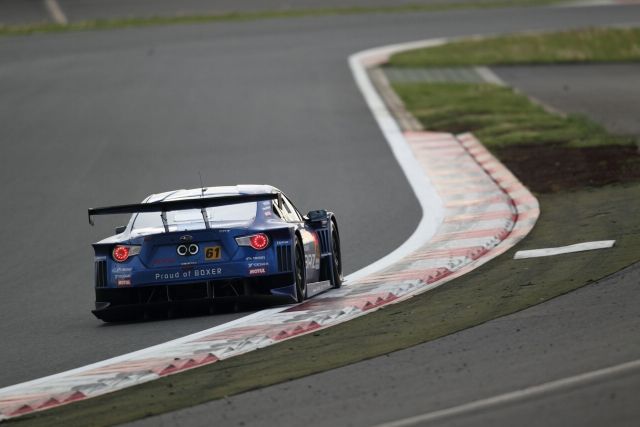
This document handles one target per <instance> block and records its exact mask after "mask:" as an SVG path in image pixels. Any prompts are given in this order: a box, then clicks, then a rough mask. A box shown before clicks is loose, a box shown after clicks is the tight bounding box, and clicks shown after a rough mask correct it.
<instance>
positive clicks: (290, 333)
mask: <svg viewBox="0 0 640 427" xmlns="http://www.w3.org/2000/svg"><path fill="white" fill-rule="evenodd" d="M319 327H320V324H319V323H318V322H316V321H311V322H309V323H306V324H303V325H297V326H296V327H295V328H287V329H283V330H281V331H280V332H278V333H277V334H276V335H275V336H272V337H271V338H273V339H274V340H276V341H279V340H283V339H286V338H291V337H295V336H296V335H301V334H304V333H307V332H311V331H314V330H316V329H318V328H319Z"/></svg>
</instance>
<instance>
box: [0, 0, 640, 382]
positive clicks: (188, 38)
mask: <svg viewBox="0 0 640 427" xmlns="http://www.w3.org/2000/svg"><path fill="white" fill-rule="evenodd" d="M639 21H640V9H639V8H637V7H616V8H594V9H571V10H568V9H526V10H525V9H513V10H490V11H458V12H448V13H438V14H381V15H362V16H337V17H323V18H304V19H295V20H293V19H291V20H265V21H257V22H250V23H228V24H215V25H196V26H169V27H154V28H144V29H126V30H119V31H96V32H84V33H65V34H58V35H37V36H30V37H22V38H4V39H0V93H1V94H2V97H1V98H0V122H1V123H2V126H1V127H0V141H1V142H2V145H1V146H2V152H1V156H0V182H2V186H1V188H0V200H2V203H3V209H2V210H1V211H0V221H1V222H2V224H3V227H2V229H0V242H1V243H0V249H1V250H2V253H3V257H2V259H1V260H0V286H1V287H2V298H1V299H0V337H1V339H2V342H3V343H7V344H5V345H3V346H2V350H0V364H2V366H8V367H11V369H3V370H2V372H1V373H0V386H4V385H10V384H13V383H16V382H19V381H24V380H28V379H32V378H37V377H40V376H43V375H47V374H52V373H55V372H58V371H61V370H64V369H70V368H74V367H77V366H79V365H81V364H86V363H90V362H94V361H97V360H101V359H104V358H106V357H110V356H115V355H118V354H122V353H124V352H127V351H132V350H136V349H139V348H142V347H146V346H149V345H152V344H156V343H159V342H163V341H166V340H168V339H171V338H175V337H178V336H182V335H185V334H187V333H191V332H195V331H198V330H201V329H204V328H207V327H211V326H213V325H215V324H219V323H222V322H225V321H228V320H229V319H230V318H232V317H235V316H237V315H236V314H230V315H227V316H205V317H198V318H190V319H179V320H170V321H164V322H150V323H142V324H134V325H117V326H103V325H102V324H101V323H100V322H99V321H97V320H96V319H94V318H93V317H92V316H91V315H90V313H89V309H90V307H91V305H92V300H93V290H92V274H93V266H92V255H91V249H90V248H89V246H88V245H89V243H90V242H92V241H95V240H97V239H99V238H100V237H102V236H104V235H106V234H108V233H109V232H110V230H111V228H112V227H113V226H114V225H118V224H119V223H118V222H116V221H115V220H113V221H109V220H103V221H100V222H99V225H98V227H96V228H94V229H91V228H90V227H89V226H88V224H87V220H86V208H88V207H91V206H96V205H106V204H112V203H122V202H130V201H137V200H140V199H142V198H143V197H144V196H145V195H146V194H148V193H150V192H155V191H162V190H166V189H172V188H179V187H194V186H197V185H198V184H199V178H198V171H200V172H201V173H202V175H203V177H204V180H205V183H206V184H208V185H212V184H213V185H219V184H227V183H239V182H241V183H270V184H273V185H276V186H278V187H280V188H282V189H283V190H285V191H286V192H287V193H289V194H290V195H291V196H292V198H293V200H294V201H295V202H296V203H297V204H298V205H299V207H300V208H301V209H303V210H308V209H314V208H318V207H325V208H328V209H332V210H334V211H335V212H336V213H337V215H338V218H339V220H340V223H341V232H342V241H343V245H344V251H343V254H344V258H345V263H346V270H347V272H350V271H354V270H356V269H357V268H359V267H362V266H364V265H367V264H369V263H370V262H372V261H374V260H376V259H378V258H380V257H381V256H383V255H385V254H386V253H388V252H389V251H390V250H392V249H393V248H395V247H396V246H398V245H399V244H400V243H402V242H403V241H404V240H405V239H406V238H407V237H408V236H409V235H410V233H411V232H412V231H413V228H414V227H415V225H416V224H417V222H418V219H419V216H420V212H419V208H418V205H417V202H416V201H415V199H414V197H413V195H412V194H411V192H410V190H409V189H408V186H407V183H406V181H405V179H404V177H403V175H402V173H401V171H400V170H399V168H398V166H397V165H396V163H395V161H394V159H393V158H392V156H391V153H390V151H389V149H388V148H387V145H386V142H385V141H384V140H383V138H382V135H381V134H380V132H379V130H378V129H377V127H376V124H375V122H374V120H373V118H372V117H371V114H370V112H369V110H368V109H367V107H366V105H365V104H364V101H363V99H362V97H361V95H360V94H359V92H358V91H357V89H356V87H355V84H354V82H353V80H352V77H351V74H350V72H349V70H348V67H347V63H346V59H347V56H348V55H349V54H351V53H353V52H355V51H359V50H362V49H365V48H369V47H374V46H379V45H383V44H388V43H397V42H403V41H409V40H416V39H423V38H429V37H439V36H447V35H451V36H452V35H463V34H478V33H484V32H487V31H490V32H492V33H495V32H509V31H520V30H524V29H560V28H568V27H578V26H586V25H601V24H611V23H631V22H639Z"/></svg>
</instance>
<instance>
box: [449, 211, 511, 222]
mask: <svg viewBox="0 0 640 427" xmlns="http://www.w3.org/2000/svg"><path fill="white" fill-rule="evenodd" d="M501 218H505V219H510V220H512V221H515V219H516V214H514V213H513V212H511V211H498V212H484V213H481V214H463V215H456V216H451V217H447V218H445V219H444V221H443V222H445V223H450V222H459V221H483V220H486V219H501Z"/></svg>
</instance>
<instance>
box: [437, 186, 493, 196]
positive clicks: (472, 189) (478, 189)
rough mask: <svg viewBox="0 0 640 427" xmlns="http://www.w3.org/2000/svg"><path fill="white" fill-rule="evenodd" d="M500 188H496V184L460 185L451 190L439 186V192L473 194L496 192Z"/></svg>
mask: <svg viewBox="0 0 640 427" xmlns="http://www.w3.org/2000/svg"><path fill="white" fill-rule="evenodd" d="M499 191H500V190H499V189H497V188H496V186H495V185H481V186H478V185H473V186H468V187H460V188H452V189H450V190H446V189H444V188H439V189H438V193H439V194H442V195H456V194H473V193H496V192H499Z"/></svg>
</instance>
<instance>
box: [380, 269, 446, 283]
mask: <svg viewBox="0 0 640 427" xmlns="http://www.w3.org/2000/svg"><path fill="white" fill-rule="evenodd" d="M449 274H451V270H449V269H448V268H445V267H439V268H428V269H424V270H409V271H402V272H397V273H389V274H381V275H379V276H375V277H373V278H372V279H375V281H380V282H382V283H385V282H402V281H408V280H420V281H422V282H424V283H433V282H435V281H437V280H440V279H442V278H443V277H446V276H448V275H449Z"/></svg>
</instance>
